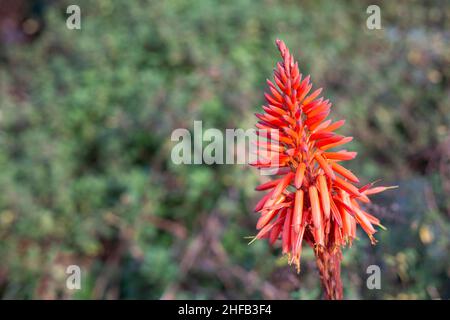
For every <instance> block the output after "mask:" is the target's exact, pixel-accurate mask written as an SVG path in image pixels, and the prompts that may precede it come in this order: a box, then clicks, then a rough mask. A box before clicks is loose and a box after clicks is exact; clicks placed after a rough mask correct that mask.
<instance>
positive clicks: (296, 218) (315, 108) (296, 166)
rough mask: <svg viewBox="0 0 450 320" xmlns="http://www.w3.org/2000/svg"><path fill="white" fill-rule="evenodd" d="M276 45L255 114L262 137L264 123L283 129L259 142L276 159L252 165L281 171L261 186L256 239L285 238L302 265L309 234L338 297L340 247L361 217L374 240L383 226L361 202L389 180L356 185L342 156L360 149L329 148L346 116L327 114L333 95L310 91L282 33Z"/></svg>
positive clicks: (329, 290) (291, 256)
mask: <svg viewBox="0 0 450 320" xmlns="http://www.w3.org/2000/svg"><path fill="white" fill-rule="evenodd" d="M276 45H277V47H278V49H279V51H280V53H281V58H282V61H281V62H278V63H277V66H276V68H275V69H274V82H272V81H270V80H267V84H268V90H267V92H266V93H265V98H266V101H267V104H266V105H265V106H263V110H264V113H262V114H257V117H258V119H259V122H258V124H257V128H258V131H259V132H258V135H259V136H260V137H261V136H263V134H262V130H278V134H277V135H275V136H272V135H268V138H267V141H262V142H259V146H262V147H263V150H261V149H258V154H260V155H261V156H262V154H264V155H265V156H264V157H265V158H266V159H267V153H270V156H269V158H270V159H271V160H273V159H274V158H277V161H276V163H271V162H270V163H267V161H266V162H264V163H262V162H259V161H258V162H256V163H254V164H252V165H254V166H256V167H258V168H260V169H268V168H276V169H277V170H278V172H277V175H279V176H280V175H281V177H278V178H276V179H274V180H272V181H269V182H266V183H264V184H262V185H260V186H259V187H257V188H256V190H258V191H265V192H267V194H266V195H265V196H264V197H263V198H262V199H261V200H260V201H259V202H258V204H257V206H256V208H255V211H257V212H260V213H261V216H260V218H259V220H258V223H257V229H258V230H259V233H258V234H257V235H256V237H255V239H261V238H268V239H269V241H270V243H274V242H275V241H276V240H277V239H280V238H281V240H282V250H283V253H285V254H287V255H288V260H289V263H290V264H291V263H294V264H295V265H296V267H297V270H298V272H299V271H300V255H301V250H302V244H303V243H304V242H306V243H307V244H308V245H309V246H311V247H312V248H313V249H314V251H315V254H316V258H317V265H318V268H319V271H320V276H321V280H322V285H323V287H324V290H325V296H326V298H329V299H341V298H342V285H341V280H340V263H341V257H342V255H341V247H343V246H345V245H346V244H350V245H351V243H352V241H353V239H354V238H355V236H356V235H355V229H356V225H357V224H359V225H360V226H361V228H362V229H363V230H364V231H365V232H366V233H367V235H368V236H369V238H370V240H371V242H372V244H375V243H376V240H375V238H374V236H373V235H374V233H375V232H376V229H375V227H374V226H381V225H380V222H379V220H378V219H377V218H375V217H374V216H373V215H371V214H369V213H367V212H366V211H364V210H363V207H362V206H361V204H360V202H365V203H367V202H369V201H370V200H369V198H368V196H369V195H372V194H375V193H379V192H382V191H384V190H386V189H389V188H390V187H373V188H372V185H373V184H369V185H366V186H364V187H362V188H358V187H356V186H355V183H358V182H359V179H358V178H357V177H356V176H355V175H354V174H353V173H352V172H351V171H349V170H348V169H346V168H344V167H343V166H342V164H341V162H342V161H346V160H351V159H353V158H355V156H356V152H349V151H346V150H341V151H330V150H329V149H331V148H334V147H340V146H342V145H344V144H346V143H348V142H350V141H351V140H352V137H344V136H342V135H338V134H336V133H335V130H337V129H338V128H340V127H341V126H342V125H343V124H344V120H339V121H336V122H332V121H331V120H327V117H328V115H329V113H330V109H331V103H330V102H329V101H328V100H325V99H324V98H320V97H319V96H320V93H321V91H322V89H318V90H315V91H313V92H312V93H310V92H311V88H312V84H311V83H310V77H309V76H308V77H306V78H304V79H302V78H303V77H302V74H301V73H300V71H299V68H298V63H297V62H296V61H294V58H293V56H292V55H291V54H290V52H289V50H288V48H287V47H286V45H285V44H284V42H283V41H280V40H277V41H276ZM381 227H382V226H381Z"/></svg>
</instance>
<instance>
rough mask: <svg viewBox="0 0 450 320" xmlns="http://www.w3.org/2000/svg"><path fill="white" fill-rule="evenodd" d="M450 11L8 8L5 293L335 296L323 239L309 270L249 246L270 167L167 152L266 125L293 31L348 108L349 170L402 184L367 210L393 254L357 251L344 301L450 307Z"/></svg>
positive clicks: (2, 168) (216, 4) (243, 3)
mask: <svg viewBox="0 0 450 320" xmlns="http://www.w3.org/2000/svg"><path fill="white" fill-rule="evenodd" d="M374 2H375V3H376V4H378V5H379V6H380V8H381V17H382V30H368V29H367V28H366V19H367V17H368V15H367V13H366V8H367V6H368V5H370V4H373V3H374ZM69 4H78V5H79V6H80V8H81V25H82V29H81V30H69V29H67V28H66V19H67V17H68V15H67V14H66V8H67V6H68V5H69ZM449 17H450V6H449V5H448V2H447V1H445V0H442V1H425V0H423V1H408V2H406V1H405V2H393V1H383V2H380V1H356V0H355V1H339V2H338V1H301V2H299V1H289V0H285V1H274V0H264V1H250V0H239V1H238V0H230V1H219V0H217V1H209V0H202V1H184V0H170V1H133V2H131V1H122V2H119V1H112V0H98V1H62V2H60V1H44V0H41V1H39V0H37V1H24V0H18V1H10V0H0V297H2V298H4V299H11V298H19V299H22V298H27V299H29V298H45V299H53V298H95V299H102V298H106V299H116V298H123V299H133V298H143V299H159V298H191V299H201V298H214V299H217V298H234V299H244V298H254V299H259V298H264V299H270V298H272V299H277V298H286V299H291V298H292V299H299V298H300V299H314V298H319V297H320V288H319V281H318V274H317V271H316V269H315V266H314V259H313V253H312V252H311V250H305V256H304V258H303V262H302V272H301V274H300V275H299V276H298V275H297V274H296V272H295V270H294V269H293V268H290V267H289V266H287V263H286V260H285V259H283V258H280V250H279V249H277V248H275V249H271V248H269V247H268V245H267V244H266V243H265V242H262V241H260V242H256V243H254V244H252V245H250V246H248V245H247V242H248V240H247V239H245V237H246V236H251V235H254V233H255V231H254V225H255V221H256V216H255V214H254V213H252V208H253V206H254V204H255V202H256V200H257V195H256V193H255V192H254V191H253V188H254V187H255V186H256V185H257V183H258V181H259V179H260V178H259V176H258V174H257V172H256V170H254V169H251V168H248V167H247V166H244V165H213V166H207V165H196V166H194V165H192V166H184V165H181V166H177V165H174V164H173V163H172V162H171V160H170V152H171V148H172V147H173V145H174V143H173V142H171V141H170V135H171V132H172V131H173V130H174V129H176V128H188V129H190V130H191V129H192V127H193V121H194V120H202V121H203V123H204V127H205V128H209V127H215V128H219V129H221V130H223V129H225V128H245V129H246V128H250V127H252V126H253V124H254V123H255V118H254V116H253V113H254V112H256V111H257V110H259V108H260V105H261V104H262V103H263V89H264V85H265V79H266V77H269V76H270V74H271V70H272V68H273V67H274V65H275V63H276V61H277V59H278V54H277V52H276V49H275V47H274V40H275V39H276V38H277V37H279V38H281V39H283V40H284V41H286V43H287V44H288V46H290V48H291V50H292V52H293V53H294V54H295V56H296V57H297V58H298V59H299V60H300V68H301V71H302V72H303V73H304V74H311V75H312V80H313V83H314V84H315V86H316V87H324V89H325V91H324V92H325V93H324V94H325V96H326V97H327V98H330V99H331V101H332V102H333V105H334V108H333V114H332V115H333V117H334V118H335V119H339V118H345V119H347V126H346V127H344V129H343V133H344V134H348V135H352V136H354V137H355V141H354V142H352V143H351V145H350V148H351V149H353V150H356V151H358V153H359V156H358V157H357V158H356V160H354V161H352V162H351V163H350V169H352V170H354V171H355V172H358V175H359V176H360V177H364V180H363V181H362V183H367V182H369V181H372V180H374V179H376V178H382V179H383V181H382V184H384V185H388V184H394V185H399V186H400V188H399V189H396V190H394V191H390V192H386V193H385V194H383V195H380V196H378V197H377V198H376V199H375V203H376V206H375V205H373V206H372V207H371V208H370V210H372V212H373V213H375V214H377V215H378V216H380V217H381V218H382V221H383V224H384V225H386V226H387V227H388V230H387V231H384V232H383V231H382V232H379V233H378V234H377V238H378V239H379V243H378V245H377V246H375V247H373V246H371V245H370V244H369V242H368V241H367V239H366V238H365V237H364V236H363V235H362V234H360V236H361V239H360V241H357V243H355V244H354V248H353V249H351V250H345V260H344V266H343V277H344V282H345V296H346V297H347V298H351V299H358V298H365V299H367V298H375V299H386V298H387V299H389V298H391V299H392V298H400V299H409V298H412V299H416V298H424V299H430V298H449V297H450V282H449V276H450V266H449V260H450V254H449V252H450V250H449V249H450V248H449V232H450V225H449V215H450V199H449V197H448V195H449V194H450V160H449V155H450V134H449V123H450V104H449V102H450V101H449V100H450V90H449V77H450V68H449V65H450V45H449V41H450V34H449V30H450V28H449V21H450V20H449ZM71 264H76V265H79V266H80V267H81V269H82V288H81V290H78V291H69V290H67V289H66V287H65V280H66V276H67V275H66V274H65V270H66V267H67V266H68V265H71ZM371 264H377V265H379V266H380V267H381V270H382V289H381V290H372V291H371V290H368V289H367V287H366V277H367V274H366V268H367V266H369V265H371Z"/></svg>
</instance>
